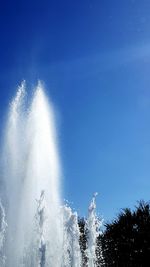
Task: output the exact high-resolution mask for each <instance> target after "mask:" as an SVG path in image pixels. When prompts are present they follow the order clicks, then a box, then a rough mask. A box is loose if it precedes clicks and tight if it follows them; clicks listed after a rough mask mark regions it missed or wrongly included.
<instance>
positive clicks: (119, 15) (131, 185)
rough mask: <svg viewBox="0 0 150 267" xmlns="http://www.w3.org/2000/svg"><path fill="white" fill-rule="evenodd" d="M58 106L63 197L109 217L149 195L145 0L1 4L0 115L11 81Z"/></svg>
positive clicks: (149, 67) (149, 33) (149, 8)
mask: <svg viewBox="0 0 150 267" xmlns="http://www.w3.org/2000/svg"><path fill="white" fill-rule="evenodd" d="M23 79H26V81H27V83H28V85H29V87H30V86H31V87H32V86H33V85H34V84H35V83H36V81H37V79H41V80H43V81H44V82H45V85H46V90H47V93H48V95H49V96H50V97H51V98H52V100H53V102H54V103H55V106H56V109H57V120H58V121H57V123H58V128H59V142H60V152H61V153H60V154H61V161H62V166H63V176H64V198H67V199H68V200H69V201H71V202H73V207H74V208H75V209H77V210H78V212H79V213H80V214H82V215H85V214H86V209H87V206H88V203H89V201H90V198H91V196H92V194H93V192H95V191H98V192H99V194H100V195H99V197H98V198H97V204H98V212H99V213H100V214H102V215H103V216H104V218H105V219H106V220H108V219H112V218H114V216H115V215H116V214H117V212H118V211H119V210H120V209H121V208H123V207H134V205H136V201H137V200H140V199H144V200H146V201H147V200H149V198H150V197H149V196H150V1H149V0H142V1H141V0H118V1H117V0H113V1H112V0H63V1H62V0H55V1H54V0H52V1H50V0H49V1H44V0H43V1H37V0H36V1H35V0H31V1H21V0H18V1H15V0H14V1H1V4H0V118H1V127H2V125H3V124H2V121H3V119H4V114H5V111H6V107H7V105H8V103H9V101H10V99H11V97H12V96H13V95H14V93H15V90H16V86H17V85H18V84H19V83H20V82H21V81H22V80H23Z"/></svg>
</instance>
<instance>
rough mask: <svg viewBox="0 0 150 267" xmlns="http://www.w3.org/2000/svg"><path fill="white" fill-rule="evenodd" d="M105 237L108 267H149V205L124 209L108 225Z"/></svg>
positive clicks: (103, 245) (103, 244) (104, 254)
mask: <svg viewBox="0 0 150 267" xmlns="http://www.w3.org/2000/svg"><path fill="white" fill-rule="evenodd" d="M105 226H106V230H105V232H104V233H103V236H102V248H103V256H104V259H105V266H115V267H130V266H132V267H133V266H136V267H148V266H149V262H150V204H149V203H145V202H144V201H140V202H139V203H138V206H137V207H136V208H135V211H131V210H130V209H128V208H126V209H123V210H122V211H121V212H120V214H119V215H118V216H117V218H116V219H115V220H113V222H111V223H107V224H106V225H105Z"/></svg>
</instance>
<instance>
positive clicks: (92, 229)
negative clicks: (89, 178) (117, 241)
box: [86, 193, 100, 267]
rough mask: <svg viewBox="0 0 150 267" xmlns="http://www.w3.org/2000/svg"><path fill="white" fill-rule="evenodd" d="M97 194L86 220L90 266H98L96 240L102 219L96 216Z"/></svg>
mask: <svg viewBox="0 0 150 267" xmlns="http://www.w3.org/2000/svg"><path fill="white" fill-rule="evenodd" d="M96 196H97V193H95V194H94V196H93V198H92V201H91V203H90V205H89V210H88V218H87V222H86V228H87V257H88V267H95V266H96V241H97V237H98V236H99V234H100V221H99V219H98V217H97V216H96V201H95V198H96Z"/></svg>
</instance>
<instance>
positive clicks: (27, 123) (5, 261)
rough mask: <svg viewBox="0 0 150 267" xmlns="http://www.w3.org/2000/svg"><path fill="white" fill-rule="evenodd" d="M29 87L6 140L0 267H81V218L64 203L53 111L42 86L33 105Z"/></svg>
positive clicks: (15, 106)
mask: <svg viewBox="0 0 150 267" xmlns="http://www.w3.org/2000/svg"><path fill="white" fill-rule="evenodd" d="M25 87H26V86H25V82H23V83H22V84H21V86H20V87H19V88H18V91H17V94H16V97H15V98H14V99H13V101H12V103H11V105H10V110H9V114H8V119H7V125H6V130H5V137H4V147H3V162H2V163H3V183H4V188H5V198H4V199H3V203H4V206H5V211H6V216H5V211H4V209H3V206H2V205H1V204H0V217H1V218H0V220H1V221H0V246H1V247H0V260H2V263H1V265H0V266H5V267H12V266H15V267H23V266H24V267H53V266H55V267H69V266H70V267H80V266H81V252H80V246H79V238H80V232H79V226H78V216H77V213H76V212H72V210H71V208H69V207H68V206H66V205H65V206H63V205H62V201H61V193H60V177H61V171H60V163H59V157H58V151H57V138H56V129H55V123H54V111H53V106H52V103H48V100H47V98H46V96H45V94H44V89H43V86H42V84H41V83H40V82H39V83H38V85H37V87H36V89H35V92H34V95H33V98H32V101H31V103H28V101H27V95H26V88H25ZM91 214H93V213H91ZM92 216H95V215H92ZM5 217H6V218H7V224H8V226H7V224H6V221H5ZM92 218H93V217H92ZM90 223H91V222H90V219H89V223H88V224H89V226H88V227H91V225H90ZM92 227H93V226H92ZM94 231H95V230H94V229H93V228H91V230H90V231H89V233H91V235H90V237H89V244H90V245H89V250H88V251H91V247H92V246H95V243H94V242H95V240H94V239H91V236H92V232H93V233H94ZM93 249H94V248H93V247H92V251H93ZM90 253H94V252H90ZM2 254H3V255H2ZM93 255H94V254H93ZM90 259H91V257H89V267H92V266H94V265H91V263H90Z"/></svg>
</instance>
